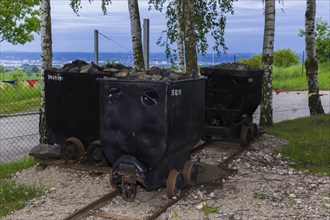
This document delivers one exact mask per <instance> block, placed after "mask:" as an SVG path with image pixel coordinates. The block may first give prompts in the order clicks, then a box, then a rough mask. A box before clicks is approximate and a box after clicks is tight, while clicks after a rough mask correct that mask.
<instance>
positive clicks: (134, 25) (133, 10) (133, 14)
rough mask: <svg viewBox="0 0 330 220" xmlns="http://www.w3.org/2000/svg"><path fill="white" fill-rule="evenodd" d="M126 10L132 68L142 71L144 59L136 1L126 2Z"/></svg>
mask: <svg viewBox="0 0 330 220" xmlns="http://www.w3.org/2000/svg"><path fill="white" fill-rule="evenodd" d="M128 10H129V15H130V21H131V36H132V45H133V54H134V68H136V69H138V70H142V69H144V59H143V50H142V37H141V36H142V34H141V22H140V13H139V5H138V1H137V0H128Z"/></svg>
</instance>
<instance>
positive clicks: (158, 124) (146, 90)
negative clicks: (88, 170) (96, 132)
mask: <svg viewBox="0 0 330 220" xmlns="http://www.w3.org/2000/svg"><path fill="white" fill-rule="evenodd" d="M100 83H101V86H100V94H101V103H100V104H101V112H100V117H101V118H100V120H101V127H100V133H101V142H102V147H103V151H104V153H105V155H106V157H107V159H108V160H109V162H110V163H112V164H113V163H115V162H116V161H117V160H118V159H119V158H120V156H122V155H124V154H129V155H133V156H134V157H135V158H136V159H138V160H139V161H141V162H142V163H143V164H144V165H145V166H147V167H154V166H156V165H157V164H158V163H159V162H160V160H161V158H162V157H163V155H164V154H165V152H166V140H167V135H168V134H167V129H166V127H167V121H166V114H167V112H166V111H165V106H166V103H167V100H166V98H167V96H166V92H167V86H168V85H167V84H165V83H148V82H147V83H146V82H141V81H117V80H112V81H104V82H102V81H100Z"/></svg>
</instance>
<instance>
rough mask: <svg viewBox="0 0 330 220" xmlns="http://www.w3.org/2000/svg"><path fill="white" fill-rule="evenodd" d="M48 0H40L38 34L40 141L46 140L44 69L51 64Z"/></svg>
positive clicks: (44, 141)
mask: <svg viewBox="0 0 330 220" xmlns="http://www.w3.org/2000/svg"><path fill="white" fill-rule="evenodd" d="M50 11H51V10H50V0H40V24H41V25H40V36H41V68H40V70H41V74H40V88H41V100H40V117H39V134H40V142H41V143H46V142H47V124H46V112H45V78H44V74H45V70H46V69H47V68H50V67H51V66H52V58H53V52H52V31H51V14H50Z"/></svg>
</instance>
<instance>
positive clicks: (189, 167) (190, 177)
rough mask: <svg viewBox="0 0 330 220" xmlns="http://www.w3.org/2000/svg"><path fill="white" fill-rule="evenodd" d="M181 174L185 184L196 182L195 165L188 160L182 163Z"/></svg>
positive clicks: (191, 184) (190, 184)
mask: <svg viewBox="0 0 330 220" xmlns="http://www.w3.org/2000/svg"><path fill="white" fill-rule="evenodd" d="M182 174H183V177H184V183H185V185H186V186H193V185H195V184H196V183H197V166H196V165H195V164H193V163H192V162H191V161H190V160H187V161H186V162H185V163H184V166H183V170H182Z"/></svg>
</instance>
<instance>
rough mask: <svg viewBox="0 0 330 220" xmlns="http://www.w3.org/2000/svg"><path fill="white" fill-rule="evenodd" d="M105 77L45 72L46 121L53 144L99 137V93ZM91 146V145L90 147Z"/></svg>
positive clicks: (101, 75) (91, 139)
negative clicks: (71, 137)
mask: <svg viewBox="0 0 330 220" xmlns="http://www.w3.org/2000/svg"><path fill="white" fill-rule="evenodd" d="M103 76H104V74H82V73H54V72H49V71H46V72H45V97H46V121H47V125H48V127H49V130H50V133H49V134H48V137H49V141H50V142H57V143H59V142H62V141H64V139H65V138H67V137H69V136H76V137H78V138H81V139H82V140H85V139H90V140H89V141H93V139H95V138H98V137H99V89H98V83H97V82H96V78H101V77H103ZM87 144H88V143H87Z"/></svg>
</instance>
